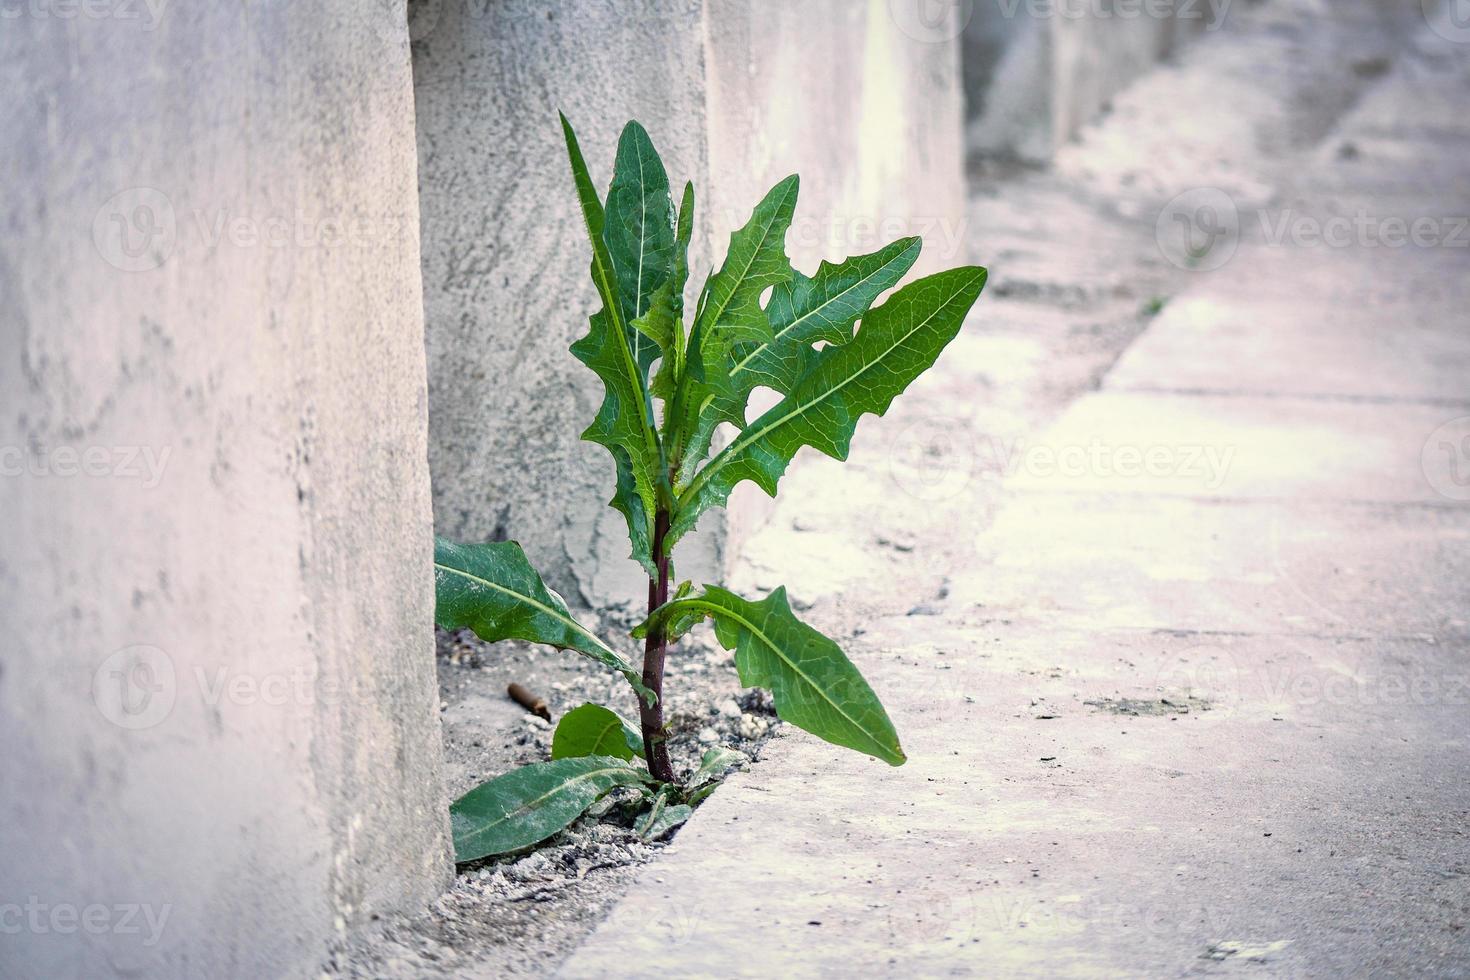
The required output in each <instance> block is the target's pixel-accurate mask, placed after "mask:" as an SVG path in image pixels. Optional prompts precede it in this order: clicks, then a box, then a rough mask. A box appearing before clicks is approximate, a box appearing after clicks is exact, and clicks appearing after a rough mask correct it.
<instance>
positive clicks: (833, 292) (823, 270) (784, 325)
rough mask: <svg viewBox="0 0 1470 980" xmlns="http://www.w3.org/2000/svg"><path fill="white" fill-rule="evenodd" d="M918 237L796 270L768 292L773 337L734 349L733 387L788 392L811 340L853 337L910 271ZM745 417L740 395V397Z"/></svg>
mask: <svg viewBox="0 0 1470 980" xmlns="http://www.w3.org/2000/svg"><path fill="white" fill-rule="evenodd" d="M922 247H923V242H922V241H920V240H919V239H918V238H901V239H899V240H898V241H896V242H892V243H890V244H888V245H887V246H885V247H884V248H882V249H879V250H878V251H876V252H872V253H869V254H868V255H857V256H853V257H852V258H849V259H847V260H846V261H845V262H843V263H841V264H840V265H832V264H831V263H829V262H823V263H822V264H821V265H820V266H819V267H818V268H817V274H816V275H815V276H812V277H811V278H807V277H806V276H804V275H802V274H801V273H800V272H797V273H795V274H794V275H793V276H792V278H791V281H790V282H786V283H782V284H781V285H779V286H777V287H776V288H775V289H774V290H773V291H772V292H771V300H770V302H769V303H767V304H766V315H767V316H768V317H769V318H770V321H771V330H772V338H771V340H770V342H768V343H764V344H747V345H743V346H742V347H741V348H739V349H737V350H736V360H735V364H734V366H733V367H732V368H731V369H730V378H731V380H732V382H733V383H734V385H735V388H736V391H737V392H738V393H739V394H741V395H747V394H749V392H750V390H751V388H753V387H755V386H756V385H765V386H766V387H768V388H774V389H775V390H777V391H779V392H781V394H783V395H784V394H787V393H788V392H790V391H791V389H792V387H794V386H795V385H796V382H797V381H799V380H800V379H801V376H802V375H803V374H804V373H805V368H806V367H807V356H809V355H811V354H813V353H815V352H814V351H813V350H812V344H814V343H816V342H817V341H819V340H821V341H825V342H827V343H829V344H844V343H846V342H847V341H849V340H851V339H852V333H853V329H852V328H853V325H854V324H855V323H857V319H858V317H860V316H862V315H863V314H864V313H865V312H867V309H868V307H869V306H871V305H872V303H873V300H875V299H877V298H878V296H879V294H880V293H882V292H883V291H884V290H886V289H890V288H892V287H893V286H894V285H896V284H897V283H898V281H899V280H900V279H902V278H903V275H904V273H906V272H908V271H909V268H910V267H911V266H913V264H914V262H915V260H916V259H918V257H919V250H920V249H921V248H922ZM740 409H741V416H742V418H741V422H742V423H743V422H744V418H743V416H744V409H745V403H744V398H741V401H740Z"/></svg>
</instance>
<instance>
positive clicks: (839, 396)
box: [434, 116, 985, 861]
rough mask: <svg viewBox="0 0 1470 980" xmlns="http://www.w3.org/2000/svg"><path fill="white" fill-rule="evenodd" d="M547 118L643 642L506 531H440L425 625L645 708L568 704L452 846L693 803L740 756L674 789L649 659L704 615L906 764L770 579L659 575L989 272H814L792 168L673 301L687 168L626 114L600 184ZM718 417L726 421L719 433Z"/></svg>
mask: <svg viewBox="0 0 1470 980" xmlns="http://www.w3.org/2000/svg"><path fill="white" fill-rule="evenodd" d="M561 122H562V129H563V132H564V134H565V137H566V145H567V153H568V156H569V157H570V159H571V171H572V179H573V185H574V187H575V191H576V195H577V199H578V201H579V203H580V206H581V211H582V215H583V217H584V219H585V221H586V226H587V235H588V238H589V239H590V241H591V247H592V264H591V275H592V281H593V283H594V284H595V286H596V288H597V295H598V298H599V299H600V301H601V308H600V309H598V310H597V312H595V313H593V314H592V317H591V321H590V327H589V329H588V331H587V333H586V335H585V336H583V337H582V338H581V339H580V340H578V341H577V342H576V343H574V344H573V345H572V354H574V355H575V356H576V357H577V359H578V360H580V361H582V363H584V364H586V365H587V367H589V368H590V369H591V370H592V371H593V372H594V373H595V374H596V375H597V376H598V377H599V378H600V379H601V380H602V384H603V386H604V389H605V395H604V398H603V401H602V405H601V407H600V408H599V410H598V412H597V415H596V417H595V418H594V419H593V421H592V424H591V425H590V426H589V427H588V428H587V430H586V431H585V432H584V433H582V437H583V438H584V439H588V440H591V441H592V442H595V443H598V444H599V445H601V446H603V447H605V448H606V449H607V451H608V454H609V455H610V456H611V457H612V461H613V470H614V474H615V480H614V485H613V486H614V489H613V496H612V500H611V505H612V506H613V507H614V508H616V509H617V510H618V511H619V512H620V513H621V514H622V516H623V518H624V519H625V520H626V522H627V526H628V537H629V540H630V542H631V544H632V558H633V560H635V561H637V562H638V563H639V564H640V565H642V566H643V569H644V570H645V571H646V573H647V575H648V615H647V618H646V619H645V620H644V621H643V622H642V623H641V624H640V625H639V626H638V627H637V628H636V629H635V630H634V631H633V636H634V638H637V639H641V640H642V641H643V663H642V669H641V670H639V669H636V668H635V667H634V666H633V664H631V663H630V662H629V661H628V660H627V659H626V658H625V657H624V656H623V655H622V654H621V653H619V652H618V651H617V650H616V649H614V647H613V646H611V645H610V644H608V643H607V642H606V641H604V640H603V639H602V638H600V637H598V636H597V635H595V634H594V633H593V632H592V631H591V630H589V629H587V628H586V627H584V626H582V625H581V624H579V623H578V622H577V621H576V619H575V618H574V617H573V616H572V614H571V611H570V610H569V609H568V608H567V605H566V603H565V602H563V601H562V599H561V598H560V597H559V596H557V595H556V593H554V592H553V591H551V590H550V589H549V588H547V587H546V585H545V583H544V582H543V581H542V580H541V577H540V576H539V575H538V574H537V573H536V571H535V570H534V569H533V568H532V567H531V565H530V564H529V563H528V562H527V560H526V556H525V554H524V552H522V550H521V547H520V545H518V544H516V543H515V542H513V541H502V542H490V543H487V544H456V543H453V542H450V541H445V540H442V539H440V540H437V541H436V543H435V558H434V561H435V582H436V589H437V608H436V620H437V621H438V623H439V625H440V626H442V627H444V628H446V629H462V628H466V627H467V628H469V629H471V630H473V631H474V632H475V633H476V634H477V635H478V636H479V637H481V638H482V639H484V640H487V641H497V640H503V639H510V638H517V639H522V640H528V641H532V642H535V643H545V644H550V645H552V646H555V647H560V648H562V649H567V650H574V651H576V652H577V653H580V654H582V655H584V656H586V657H588V658H590V659H591V660H594V661H596V662H597V663H598V664H599V665H601V666H603V667H606V668H609V669H612V670H615V671H617V672H619V673H621V674H622V675H623V676H624V677H625V678H626V679H627V681H628V683H629V685H631V687H632V688H633V690H634V691H635V692H636V694H637V697H638V704H639V718H638V722H637V724H633V723H631V722H629V721H627V720H625V719H622V718H621V717H619V716H618V715H617V714H616V713H614V712H613V711H611V710H610V709H608V708H605V707H603V706H601V705H583V706H582V707H580V708H578V709H576V710H574V711H570V712H568V713H567V714H566V715H564V716H563V717H562V719H561V721H560V723H559V724H558V726H557V729H556V732H555V736H554V739H553V742H552V759H551V760H550V761H548V762H542V763H534V764H532V765H529V766H525V767H522V768H520V769H517V770H515V771H513V772H510V773H508V774H506V775H503V776H500V777H497V778H495V779H492V780H490V781H489V782H487V783H485V784H483V785H481V786H479V787H478V788H476V789H474V790H471V791H470V792H469V793H467V794H465V795H464V796H463V797H461V798H460V799H459V800H457V801H455V803H454V804H453V806H452V807H451V809H450V813H451V823H452V829H453V834H454V844H455V853H456V857H457V859H458V860H460V861H468V860H473V859H476V858H479V857H484V856H486V855H489V854H497V853H504V852H507V851H512V850H517V849H520V848H523V847H527V846H530V845H533V844H536V843H538V842H540V841H542V840H545V839H546V838H547V837H549V836H551V835H552V834H555V833H556V832H557V831H559V830H561V829H562V828H564V827H566V826H567V825H568V824H570V823H571V822H572V821H573V820H575V819H576V818H577V817H578V816H579V815H580V814H582V813H583V812H584V811H585V810H586V809H587V808H588V807H590V806H591V805H592V804H593V803H594V802H596V801H597V799H598V798H599V797H600V796H602V795H603V794H605V793H607V792H609V791H610V790H612V789H613V788H614V787H619V786H628V787H636V788H637V789H638V790H639V791H640V792H641V794H642V795H643V798H645V799H646V800H647V801H648V804H649V806H648V811H647V813H646V814H645V815H644V817H643V818H642V819H641V820H640V821H639V824H638V827H639V829H640V830H643V831H645V832H646V833H650V834H653V833H656V832H661V831H662V830H666V829H667V828H668V827H671V826H673V825H674V824H675V823H677V822H678V821H679V820H682V819H684V818H685V817H687V815H688V813H689V811H690V805H691V804H692V803H695V802H697V801H698V800H699V799H701V798H702V796H703V794H704V793H707V792H708V790H709V788H710V787H711V786H712V784H713V782H714V780H716V779H717V778H718V776H719V774H720V772H722V771H723V768H724V767H725V766H727V765H728V764H729V762H730V761H731V759H732V758H734V757H735V754H734V753H731V752H729V751H728V750H721V749H712V750H710V751H709V752H707V753H706V754H705V758H704V760H703V761H702V763H701V765H700V767H699V769H698V770H697V771H696V772H695V773H693V774H692V775H691V776H690V777H689V778H687V779H686V780H685V781H684V782H683V783H682V784H681V783H680V782H679V779H678V774H676V773H675V771H674V768H673V766H672V764H671V763H670V760H669V752H668V746H667V740H668V733H667V732H666V730H665V726H664V717H663V711H664V701H663V683H664V661H665V656H666V653H667V651H668V648H669V645H670V644H671V643H673V642H676V641H677V640H678V638H679V637H680V636H682V635H683V634H684V633H685V632H687V631H688V630H689V629H690V628H692V627H693V626H694V625H696V624H697V623H699V622H701V621H703V620H706V619H708V620H711V621H712V622H713V625H714V635H715V637H716V639H717V640H718V641H719V643H720V644H721V645H723V646H724V647H725V648H727V649H729V650H732V651H734V656H735V667H736V670H737V672H738V673H739V677H740V682H741V684H743V685H745V686H747V687H763V688H767V689H768V690H770V692H771V694H772V699H773V701H774V704H775V709H776V713H777V715H778V716H779V717H780V718H782V719H783V720H785V721H787V722H789V723H791V724H793V725H796V726H797V727H799V728H802V729H804V730H806V731H807V732H810V733H811V734H813V735H815V736H817V737H819V738H823V739H826V740H827V741H828V742H831V743H833V744H835V745H841V746H845V747H847V748H851V749H855V750H857V751H859V752H863V753H866V754H868V755H871V756H874V757H876V758H878V759H881V760H883V761H884V762H887V763H889V764H891V765H895V766H897V765H901V764H902V763H903V762H904V753H903V749H902V747H901V746H900V745H899V739H898V733H897V732H896V731H895V730H894V727H893V723H892V722H891V721H890V720H889V718H888V714H887V712H885V711H884V709H883V705H882V704H881V702H879V700H878V697H877V695H875V694H874V693H873V690H872V688H871V687H870V686H869V685H868V683H867V681H865V680H864V679H863V676H862V674H860V673H859V672H858V669H857V668H856V667H855V666H853V664H852V663H851V661H849V660H848V659H847V657H846V656H845V655H844V654H843V652H842V650H841V648H840V647H839V646H838V645H837V644H836V643H835V642H833V641H832V640H831V639H829V638H827V637H826V636H823V635H822V634H821V633H820V632H818V631H817V630H815V629H813V628H812V627H811V626H809V625H807V624H806V623H803V622H802V621H801V620H799V619H798V618H797V617H796V615H795V614H794V613H793V612H792V610H791V605H790V603H789V602H788V601H787V598H786V591H785V589H784V588H779V589H776V590H775V591H774V592H772V593H770V594H769V595H767V596H765V597H764V598H760V599H756V600H752V599H747V598H744V597H742V596H739V595H736V594H735V593H733V592H730V591H728V590H726V589H723V588H720V587H718V586H714V585H707V586H705V587H704V588H703V589H702V590H699V591H697V592H696V591H695V590H694V589H693V588H692V587H691V585H690V584H689V583H687V582H686V583H683V584H682V585H680V586H679V587H678V588H677V589H672V590H671V581H672V575H673V573H672V566H671V562H670V556H671V555H672V553H673V548H674V545H675V544H676V543H677V542H678V541H679V540H680V539H681V538H682V537H683V536H684V535H686V534H688V533H689V532H690V531H691V530H693V529H694V527H695V525H696V523H697V522H698V521H699V518H700V516H701V515H702V514H704V513H705V511H707V510H709V509H710V508H711V507H720V506H723V505H724V503H725V501H726V500H727V499H728V497H729V496H730V493H731V491H732V490H733V489H734V488H735V487H736V486H737V485H739V484H740V483H741V482H742V481H746V480H748V481H750V482H752V483H754V484H755V485H756V486H758V487H760V488H761V489H762V490H764V491H765V492H766V493H767V494H770V495H772V496H774V495H775V493H776V489H777V483H778V481H779V480H780V479H781V476H782V474H783V473H784V472H785V471H786V467H787V466H788V465H789V464H790V462H791V460H792V458H793V457H794V456H795V455H796V453H797V450H799V449H801V448H802V447H803V446H811V447H813V448H815V449H817V450H819V451H820V452H823V453H825V454H827V455H828V456H831V457H834V458H836V459H839V460H841V459H845V458H846V457H847V453H848V447H849V444H850V443H851V440H852V436H853V432H854V430H855V429H856V427H857V423H858V420H859V418H861V417H862V416H863V415H864V414H866V413H872V414H874V415H882V414H884V412H886V411H887V409H888V406H889V405H890V404H892V402H893V399H894V398H895V397H897V396H898V394H899V393H900V392H902V391H903V390H904V389H905V388H907V387H908V386H909V384H910V383H912V382H913V380H914V379H915V378H917V377H918V376H919V375H920V374H922V373H923V372H924V371H925V370H927V369H928V368H929V367H930V366H931V365H932V364H933V363H934V361H935V359H936V358H937V357H938V356H939V353H940V351H942V350H943V349H944V347H945V345H946V344H948V343H949V341H950V340H951V339H953V338H954V336H955V334H956V333H958V331H959V329H960V326H961V324H962V323H963V322H964V319H965V316H966V314H967V313H968V312H969V310H970V308H971V306H973V305H974V303H975V301H976V299H978V298H979V295H980V291H981V289H982V288H983V287H984V285H985V270H984V269H982V268H979V267H974V266H969V267H962V268H957V269H950V270H948V271H946V272H940V273H938V274H936V275H931V276H927V277H925V278H922V279H918V280H916V281H914V282H911V283H909V284H907V285H905V286H903V287H901V288H897V289H896V291H894V292H892V294H891V295H890V296H888V297H887V298H886V299H885V300H884V302H882V303H881V304H879V305H876V306H875V305H873V304H874V303H875V302H876V301H877V300H878V298H879V297H880V296H881V295H882V294H884V293H885V292H888V291H889V290H894V289H895V287H897V286H898V283H899V281H900V280H901V279H902V278H903V276H904V274H905V273H907V272H908V270H909V269H910V267H911V266H913V264H914V261H915V260H916V259H917V258H918V256H919V250H920V248H921V245H922V243H921V242H920V240H919V239H918V238H903V239H900V240H898V241H895V242H893V243H891V244H889V245H887V246H885V247H883V248H881V249H879V250H878V251H876V252H873V253H871V254H868V255H859V256H855V257H852V258H849V259H847V260H846V261H843V262H841V263H839V264H835V265H834V264H831V263H828V262H823V263H821V265H820V266H819V267H818V269H817V271H816V273H815V274H814V275H812V276H807V275H804V274H803V273H801V272H798V271H797V270H796V269H794V268H792V266H791V262H790V260H789V259H788V258H787V256H786V252H785V237H786V231H787V229H788V228H789V227H790V224H791V221H792V216H793V214H794V212H795V208H796V198H797V191H798V187H799V181H798V179H797V178H796V177H795V176H791V177H787V178H786V179H785V180H783V181H781V182H780V183H778V184H777V185H776V186H775V187H773V188H772V189H771V191H770V192H769V193H768V194H766V196H765V197H764V198H762V199H761V201H760V203H759V204H757V205H756V206H755V210H754V211H753V212H752V213H751V216H750V220H749V221H747V222H746V223H745V225H744V226H742V227H741V228H739V229H738V230H737V231H735V232H734V233H733V234H732V235H731V236H730V245H729V249H728V252H727V253H726V255H725V259H724V262H723V264H722V265H721V266H720V267H719V269H717V270H715V271H714V272H713V273H712V274H711V275H710V276H709V277H708V279H707V280H706V281H705V283H704V286H703V288H701V289H700V290H699V293H698V297H697V300H696V301H695V303H694V304H693V306H692V308H691V307H687V306H686V304H685V298H686V297H685V292H686V287H687V285H688V280H689V243H690V240H691V237H692V234H693V228H694V189H693V187H692V185H690V184H687V183H686V184H685V185H684V189H683V193H682V194H681V195H680V199H679V203H678V205H677V207H676V206H675V203H674V199H673V196H672V194H671V192H670V185H669V179H668V175H667V173H666V172H665V170H664V166H663V163H662V161H661V160H660V159H659V156H658V153H657V152H656V151H655V150H654V147H653V143H652V141H651V140H650V139H649V136H648V133H647V132H645V131H644V129H643V127H642V126H640V125H639V124H638V123H636V122H630V123H628V125H627V127H626V128H625V129H624V130H623V133H622V137H621V139H620V140H619V142H618V149H617V157H616V160H615V162H614V165H613V177H612V184H611V187H610V188H609V189H608V192H607V196H606V198H605V200H600V199H599V198H598V195H597V192H596V190H595V188H594V185H593V181H592V178H591V176H590V174H589V173H588V170H587V165H586V163H585V162H584V161H583V159H582V151H581V149H580V148H579V146H578V144H577V138H576V135H575V134H574V133H573V132H572V127H571V125H570V124H569V123H568V122H567V120H566V117H565V116H563V117H562V120H561ZM767 294H768V295H767ZM763 297H764V302H763ZM757 387H761V388H769V389H773V390H774V391H775V392H776V394H777V395H779V396H780V400H779V401H778V402H777V403H776V404H775V406H774V407H772V408H770V409H768V410H767V411H765V412H762V413H760V414H759V415H758V416H757V417H756V418H755V419H754V420H747V414H748V407H749V406H748V403H749V401H750V396H751V393H752V392H753V391H754V390H755V389H756V388H757ZM722 424H729V425H730V426H733V427H734V428H733V434H732V435H731V436H730V438H728V439H726V440H723V445H720V446H716V440H715V434H716V430H717V428H718V427H719V426H721V425H722ZM640 763H642V764H640Z"/></svg>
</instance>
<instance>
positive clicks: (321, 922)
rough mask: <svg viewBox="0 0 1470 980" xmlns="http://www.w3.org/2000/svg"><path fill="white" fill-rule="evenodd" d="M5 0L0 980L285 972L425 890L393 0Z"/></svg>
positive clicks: (423, 664)
mask: <svg viewBox="0 0 1470 980" xmlns="http://www.w3.org/2000/svg"><path fill="white" fill-rule="evenodd" d="M13 6H14V9H11V10H7V12H6V19H5V21H4V26H3V30H0V88H3V90H4V91H5V92H6V94H7V98H6V101H5V108H4V109H3V110H0V170H3V172H4V173H5V174H6V175H7V181H6V193H5V195H4V197H3V200H0V213H3V215H4V222H3V226H4V234H3V236H0V467H3V475H0V513H3V514H4V515H5V521H4V530H3V535H4V545H3V549H0V621H3V623H4V626H5V629H4V637H3V641H0V642H3V654H0V745H3V746H4V751H3V753H0V882H3V886H4V887H3V892H0V928H3V933H0V975H5V976H33V977H62V976H87V977H105V976H114V975H127V976H142V975H147V976H211V977H228V976H241V977H259V976H278V975H308V974H311V975H314V974H315V973H317V972H318V969H319V964H320V963H321V962H322V960H323V957H324V956H325V954H326V952H327V949H328V946H329V944H330V943H331V942H332V941H333V940H334V939H336V938H338V937H342V936H344V935H346V934H348V933H350V932H351V931H352V930H353V929H354V928H356V927H357V926H358V925H359V924H361V923H363V922H365V921H366V920H367V919H368V917H369V916H370V915H371V914H372V913H374V912H376V911H380V910H384V909H390V908H395V907H403V906H414V905H416V904H419V903H422V902H423V901H425V900H426V899H428V898H430V897H431V896H433V895H435V894H437V893H438V892H439V890H440V889H441V887H442V886H443V885H444V884H445V883H446V880H447V876H448V871H449V864H448V853H447V845H446V831H447V826H446V824H447V820H446V815H445V809H444V806H445V800H444V798H443V795H442V789H441V787H440V785H439V779H438V776H439V764H440V746H439V727H438V712H437V696H436V695H437V691H436V687H435V683H434V674H433V647H432V631H431V612H432V584H431V579H430V576H429V574H428V568H427V566H428V561H429V555H430V547H431V539H430V501H429V489H428V474H427V471H426V394H425V380H424V377H425V374H424V356H423V333H422V311H421V305H420V297H419V287H420V284H419V256H418V248H417V242H416V237H415V230H416V227H417V219H418V216H417V207H416V199H415V194H414V183H415V147H414V133H413V121H412V120H413V106H412V102H411V95H410V81H411V80H410V66H409V55H408V44H407V37H406V27H405V25H404V24H403V22H402V13H401V11H400V12H399V13H398V15H397V17H396V18H395V17H394V15H393V14H392V8H391V6H389V5H371V6H364V5H362V4H360V3H356V2H351V0H318V2H316V3H311V4H302V3H275V4H250V5H248V6H247V5H240V4H217V3H202V4H174V5H167V6H164V7H161V8H159V7H158V6H157V5H152V6H148V5H143V4H138V5H127V6H123V5H103V6H102V7H100V8H99V7H97V6H96V5H88V6H87V7H86V8H80V7H77V6H72V7H70V8H62V7H60V6H59V5H57V7H56V8H55V9H53V8H51V7H48V6H45V5H42V6H38V7H21V6H15V5H13ZM155 9H157V10H158V12H157V13H156V14H155V13H154V10H155ZM68 10H69V11H70V12H69V13H67V12H66V11H68ZM99 11H100V13H99Z"/></svg>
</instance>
